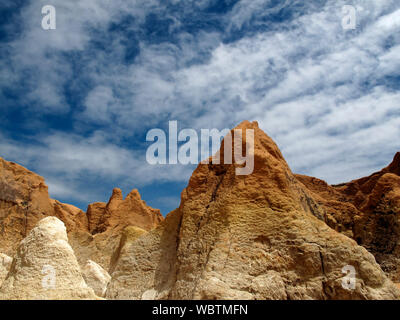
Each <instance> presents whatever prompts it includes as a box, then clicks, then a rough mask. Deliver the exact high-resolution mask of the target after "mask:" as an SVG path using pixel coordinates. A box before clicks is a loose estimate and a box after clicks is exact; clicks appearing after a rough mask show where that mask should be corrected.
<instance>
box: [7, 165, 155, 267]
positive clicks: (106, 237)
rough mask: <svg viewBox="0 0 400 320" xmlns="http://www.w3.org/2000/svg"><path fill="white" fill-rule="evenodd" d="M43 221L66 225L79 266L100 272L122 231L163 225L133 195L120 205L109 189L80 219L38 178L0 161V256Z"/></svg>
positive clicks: (118, 193)
mask: <svg viewBox="0 0 400 320" xmlns="http://www.w3.org/2000/svg"><path fill="white" fill-rule="evenodd" d="M48 216H55V217H58V218H59V219H60V220H61V221H63V222H64V223H65V226H66V228H67V232H68V237H69V240H70V243H71V245H72V247H73V249H74V251H75V252H76V255H77V258H78V261H79V263H80V264H81V265H82V266H84V265H85V264H86V262H87V260H93V261H95V262H97V263H99V264H100V265H101V266H102V267H103V268H105V269H108V267H109V263H110V259H111V256H112V254H113V252H114V251H115V249H116V248H117V247H118V244H119V241H120V236H121V233H122V230H123V229H124V228H126V227H127V226H138V227H140V228H142V229H144V230H150V229H152V228H154V227H155V226H157V225H158V224H159V223H160V221H162V220H163V217H162V215H161V213H160V211H159V210H156V209H153V208H151V207H149V206H147V204H146V203H145V202H144V201H143V200H141V198H140V195H139V192H138V191H137V190H133V191H132V192H131V193H130V194H129V195H128V196H127V197H126V198H125V199H123V198H122V193H121V190H120V189H114V191H113V194H112V196H111V198H110V200H109V202H108V203H95V204H91V205H89V206H88V210H87V213H85V212H83V211H82V210H80V209H79V208H76V207H74V206H72V205H69V204H64V203H61V202H59V201H57V200H53V199H50V197H49V194H48V188H47V186H46V184H45V181H44V179H43V178H42V177H40V176H39V175H37V174H35V173H33V172H31V171H29V170H27V169H25V168H24V167H22V166H20V165H18V164H15V163H13V162H8V161H5V160H4V159H2V158H0V252H3V253H4V254H7V255H9V256H13V255H14V254H15V252H16V248H17V246H18V245H19V242H20V241H21V240H23V239H24V238H25V237H26V236H27V234H28V233H29V232H30V230H31V229H32V228H33V227H34V226H35V225H36V224H37V223H38V221H40V220H41V219H43V218H45V217H48Z"/></svg>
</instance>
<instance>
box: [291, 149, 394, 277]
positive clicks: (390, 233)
mask: <svg viewBox="0 0 400 320" xmlns="http://www.w3.org/2000/svg"><path fill="white" fill-rule="evenodd" d="M297 178H298V179H299V180H300V181H301V182H302V183H303V184H304V185H305V186H307V188H308V189H309V190H310V191H311V192H313V196H314V198H315V199H317V201H318V203H319V204H320V205H321V206H322V208H323V210H324V212H325V214H324V216H325V221H326V222H327V224H328V225H329V226H330V227H332V228H333V229H335V230H336V231H339V232H342V233H344V234H346V235H348V236H349V237H352V238H353V239H355V240H356V241H357V243H358V244H360V245H362V246H363V247H365V248H366V249H368V251H370V252H371V253H372V254H373V255H374V256H375V258H376V260H377V262H378V263H379V264H380V265H381V267H382V269H383V270H384V271H385V272H386V273H387V274H388V275H389V276H390V278H391V279H392V280H393V281H396V282H400V248H399V245H398V243H397V242H398V239H399V237H400V153H397V154H396V155H395V157H394V159H393V162H392V163H391V164H390V165H389V166H387V167H386V168H384V169H382V170H381V171H379V172H376V173H374V174H372V175H370V176H369V177H365V178H361V179H358V180H354V181H351V182H348V183H344V184H340V185H336V186H329V185H328V184H326V183H325V182H324V181H321V180H318V179H316V178H311V177H306V176H300V175H297Z"/></svg>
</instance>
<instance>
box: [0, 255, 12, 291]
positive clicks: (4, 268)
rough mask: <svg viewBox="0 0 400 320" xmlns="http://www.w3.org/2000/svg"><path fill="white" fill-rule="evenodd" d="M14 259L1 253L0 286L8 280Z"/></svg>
mask: <svg viewBox="0 0 400 320" xmlns="http://www.w3.org/2000/svg"><path fill="white" fill-rule="evenodd" d="M11 262H12V258H11V257H9V256H7V255H6V254H4V253H0V286H1V284H2V283H3V281H4V279H5V278H6V276H7V274H8V271H9V270H10V267H11Z"/></svg>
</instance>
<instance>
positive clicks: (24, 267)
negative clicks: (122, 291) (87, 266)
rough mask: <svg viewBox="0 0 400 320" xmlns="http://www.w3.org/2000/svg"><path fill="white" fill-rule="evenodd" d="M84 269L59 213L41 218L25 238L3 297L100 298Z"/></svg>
mask: <svg viewBox="0 0 400 320" xmlns="http://www.w3.org/2000/svg"><path fill="white" fill-rule="evenodd" d="M97 298H98V297H97V296H96V295H95V294H94V291H93V289H91V288H89V287H88V286H87V285H86V283H85V281H84V279H83V277H82V274H81V271H80V268H79V265H78V262H77V260H76V257H75V255H74V252H73V250H72V248H71V246H70V245H69V244H68V238H67V232H66V228H65V226H64V224H63V223H62V222H61V221H60V220H59V219H57V218H56V217H47V218H45V219H43V220H41V221H39V222H38V224H37V225H36V227H35V228H33V229H32V230H31V232H30V233H29V234H28V236H27V237H26V238H25V239H24V240H22V241H21V243H20V244H19V246H18V249H17V253H16V255H15V258H14V261H13V263H12V266H11V269H10V272H9V274H8V277H7V279H6V280H5V281H4V282H3V284H2V285H1V288H0V300H18V299H23V300H35V299H41V300H42V299H52V300H53V299H55V300H58V299H97Z"/></svg>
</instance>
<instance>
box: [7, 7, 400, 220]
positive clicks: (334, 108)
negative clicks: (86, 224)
mask: <svg viewBox="0 0 400 320" xmlns="http://www.w3.org/2000/svg"><path fill="white" fill-rule="evenodd" d="M44 5H53V6H54V7H55V8H56V30H43V29H42V27H41V21H42V18H43V15H42V13H41V9H42V7H43V6H44ZM344 5H352V6H354V7H355V8H356V29H354V30H345V29H343V26H342V19H343V17H344V13H343V11H342V7H343V6H344ZM399 89H400V2H399V1H398V0H353V1H351V0H349V1H342V0H332V1H331V0H319V1H312V0H308V1H300V0H280V1H278V0H218V1H217V0H196V1H194V0H163V1H161V0H160V1H158V0H113V1H111V0H79V1H78V0H69V1H65V0H46V1H41V0H31V1H22V0H3V1H1V4H0V156H1V157H4V158H5V159H6V160H10V161H15V162H17V163H20V164H22V165H24V166H25V167H28V168H29V169H31V170H33V171H35V172H37V173H39V174H40V175H42V176H44V177H45V179H46V181H47V183H48V185H49V191H50V194H51V196H52V197H53V198H57V199H59V200H61V201H64V202H68V203H72V204H75V205H77V206H79V207H80V208H82V209H86V206H87V204H88V203H90V202H94V201H107V199H108V197H109V196H110V194H111V190H112V188H113V187H120V188H121V189H122V190H123V193H124V194H127V193H128V192H129V191H130V190H131V189H133V188H138V189H139V191H140V193H141V194H142V197H143V198H144V199H145V200H146V201H147V202H148V203H149V204H150V205H152V206H153V207H156V208H160V209H161V210H162V212H163V214H166V213H167V212H168V211H170V210H171V209H173V208H175V207H177V206H178V204H179V198H180V192H181V191H182V189H183V188H184V187H185V186H186V184H187V180H188V178H189V177H190V174H191V172H192V170H193V166H182V165H168V166H158V167H153V166H151V165H149V164H148V163H147V162H146V160H145V153H146V148H147V147H148V146H149V143H148V142H146V139H145V137H146V133H147V132H148V130H150V129H152V128H166V127H167V126H168V121H169V120H177V121H178V124H179V129H183V128H194V129H196V130H199V129H201V128H209V129H212V128H218V129H223V128H230V127H233V126H235V125H237V124H238V123H240V122H241V121H242V120H245V119H247V120H257V121H258V122H259V124H260V127H261V128H262V129H263V130H264V131H265V132H267V133H268V134H269V135H270V136H271V137H272V138H273V139H274V140H275V141H276V142H277V143H278V145H279V147H280V148H281V150H282V152H283V154H284V156H285V157H286V159H287V161H288V163H289V165H290V166H291V168H292V170H293V171H294V172H297V173H303V174H307V175H312V176H317V177H319V178H322V179H325V180H327V181H328V182H329V183H339V182H344V181H348V180H351V179H354V178H358V177H361V176H365V175H368V174H370V173H372V172H374V171H376V170H379V169H380V168H382V167H384V166H386V165H387V164H388V163H389V162H390V161H391V160H392V158H393V155H394V154H395V152H396V151H400V139H399V137H400V90H399Z"/></svg>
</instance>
